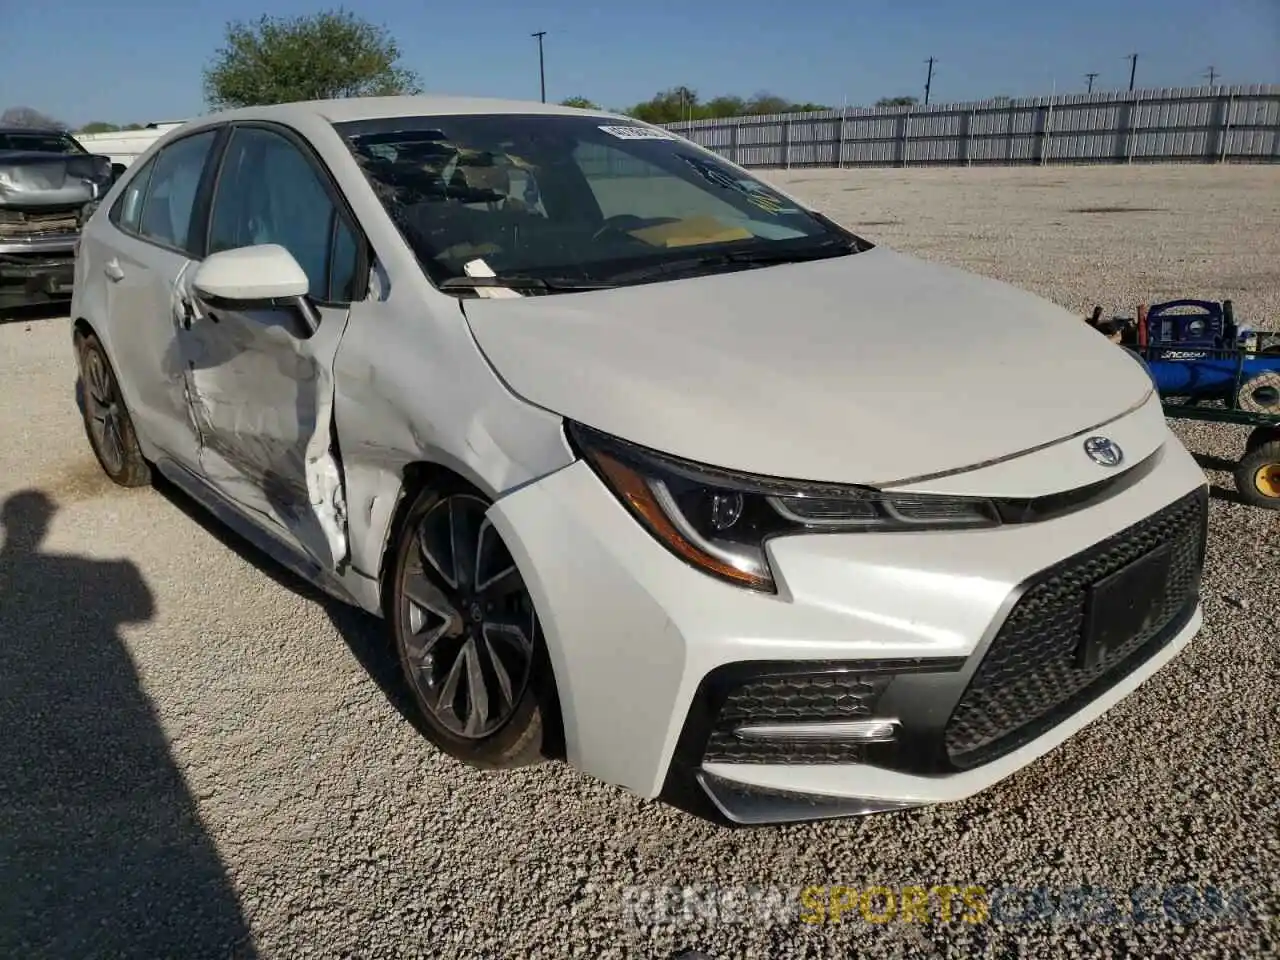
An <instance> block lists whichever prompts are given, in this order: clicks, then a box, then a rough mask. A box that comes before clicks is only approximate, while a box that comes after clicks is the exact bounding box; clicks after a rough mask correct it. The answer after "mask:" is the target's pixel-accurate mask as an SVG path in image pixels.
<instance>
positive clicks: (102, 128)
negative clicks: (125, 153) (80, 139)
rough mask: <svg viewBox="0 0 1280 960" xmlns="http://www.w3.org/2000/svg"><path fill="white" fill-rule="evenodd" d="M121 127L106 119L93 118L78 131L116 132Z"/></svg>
mask: <svg viewBox="0 0 1280 960" xmlns="http://www.w3.org/2000/svg"><path fill="white" fill-rule="evenodd" d="M119 129H120V128H119V127H118V126H116V125H115V124H114V123H107V122H106V121H105V120H93V121H90V122H89V123H86V124H85V125H84V126H83V127H81V128H80V129H79V130H77V131H76V133H115V132H116V131H117V130H119Z"/></svg>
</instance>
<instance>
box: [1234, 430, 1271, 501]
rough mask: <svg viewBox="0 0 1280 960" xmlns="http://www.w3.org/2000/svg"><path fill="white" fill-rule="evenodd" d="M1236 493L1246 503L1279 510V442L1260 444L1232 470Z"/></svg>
mask: <svg viewBox="0 0 1280 960" xmlns="http://www.w3.org/2000/svg"><path fill="white" fill-rule="evenodd" d="M1235 480H1236V491H1237V492H1238V493H1239V494H1240V496H1241V497H1242V498H1243V499H1244V501H1245V502H1246V503H1248V504H1249V505H1250V506H1254V507H1262V508H1263V509H1264V510H1280V440H1270V441H1268V442H1266V443H1263V444H1260V445H1259V446H1257V447H1256V448H1254V449H1253V450H1252V451H1251V452H1249V453H1247V454H1245V456H1244V457H1243V458H1242V459H1241V460H1240V463H1239V464H1237V466H1236V469H1235Z"/></svg>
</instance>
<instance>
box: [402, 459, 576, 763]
mask: <svg viewBox="0 0 1280 960" xmlns="http://www.w3.org/2000/svg"><path fill="white" fill-rule="evenodd" d="M489 506H490V503H489V501H487V500H486V499H485V498H483V497H481V496H479V495H478V494H476V493H475V492H473V491H471V490H469V489H465V488H463V487H462V485H461V484H459V485H457V486H453V487H450V488H448V489H443V490H437V489H426V490H423V491H421V492H419V493H418V494H417V496H416V497H415V499H414V501H413V503H412V504H411V506H410V507H409V509H408V511H407V513H406V515H405V519H404V521H403V522H402V523H401V524H400V528H399V533H398V537H397V543H396V550H395V554H394V560H393V566H392V570H391V579H390V583H389V586H390V593H389V596H388V601H389V606H390V610H389V611H388V612H389V617H388V619H389V621H390V625H391V630H392V632H393V635H394V640H395V644H396V651H397V653H398V654H399V658H400V665H401V668H402V670H403V671H404V675H405V679H406V680H407V681H408V683H409V687H410V689H411V690H412V692H413V696H414V699H415V701H416V703H417V706H418V707H419V710H420V712H421V714H422V719H423V720H424V721H425V725H426V730H425V731H424V733H425V734H426V736H427V737H428V739H430V740H431V742H432V743H434V744H435V745H436V746H437V747H439V748H440V749H441V750H443V751H444V752H445V753H447V754H449V755H450V756H452V757H454V758H456V759H458V760H461V761H462V762H464V763H467V764H470V765H472V766H476V767H482V768H488V769H501V768H508V767H517V766H523V765H526V764H530V763H536V762H538V761H540V760H541V759H543V758H544V748H545V746H547V745H548V744H545V743H544V740H548V739H549V738H548V737H547V729H548V728H549V727H550V725H551V721H550V719H549V718H550V715H551V713H552V709H551V705H550V699H549V695H552V694H551V691H553V690H554V684H553V682H552V679H551V676H550V667H549V665H548V662H547V660H546V654H545V645H544V643H543V639H542V629H541V624H540V622H539V620H538V615H537V612H536V611H535V610H534V606H533V600H532V598H531V597H530V596H529V591H528V589H527V588H526V587H525V584H524V580H523V578H522V577H521V575H520V571H519V570H518V569H517V568H516V565H515V561H514V560H513V559H512V557H511V554H510V552H509V551H508V550H507V548H506V545H505V544H504V543H503V541H502V538H501V536H500V535H499V534H498V531H497V529H496V528H495V527H494V526H493V524H492V523H490V522H489V520H488V519H487V518H486V517H485V513H486V511H487V510H488V509H489Z"/></svg>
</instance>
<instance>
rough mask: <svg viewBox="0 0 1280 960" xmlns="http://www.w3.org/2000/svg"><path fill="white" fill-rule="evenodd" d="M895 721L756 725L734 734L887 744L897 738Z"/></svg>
mask: <svg viewBox="0 0 1280 960" xmlns="http://www.w3.org/2000/svg"><path fill="white" fill-rule="evenodd" d="M900 726H901V724H899V722H898V721H897V720H896V719H890V718H878V719H874V720H833V721H829V722H825V723H823V722H820V723H756V724H746V725H744V726H741V727H738V728H737V729H735V730H734V731H733V734H734V736H736V737H738V738H739V739H742V740H857V741H858V742H859V743H888V742H889V741H891V740H893V739H894V738H896V737H897V735H898V728H899V727H900Z"/></svg>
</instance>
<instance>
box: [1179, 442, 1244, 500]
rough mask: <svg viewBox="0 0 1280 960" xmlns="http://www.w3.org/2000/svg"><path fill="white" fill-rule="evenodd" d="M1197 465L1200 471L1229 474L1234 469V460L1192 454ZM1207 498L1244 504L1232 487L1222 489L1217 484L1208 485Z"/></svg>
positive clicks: (1210, 455)
mask: <svg viewBox="0 0 1280 960" xmlns="http://www.w3.org/2000/svg"><path fill="white" fill-rule="evenodd" d="M1192 457H1194V458H1195V461H1196V463H1197V464H1199V465H1200V469H1201V470H1216V471H1219V472H1221V473H1231V472H1232V471H1234V470H1235V468H1236V462H1235V461H1234V460H1228V459H1227V458H1226V457H1215V456H1213V455H1212V454H1208V453H1193V454H1192ZM1209 496H1211V497H1213V499H1215V500H1221V501H1223V502H1224V503H1246V501H1245V499H1244V497H1242V496H1240V493H1239V491H1237V490H1235V489H1234V488H1233V487H1224V486H1222V485H1221V484H1218V483H1211V484H1209Z"/></svg>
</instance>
